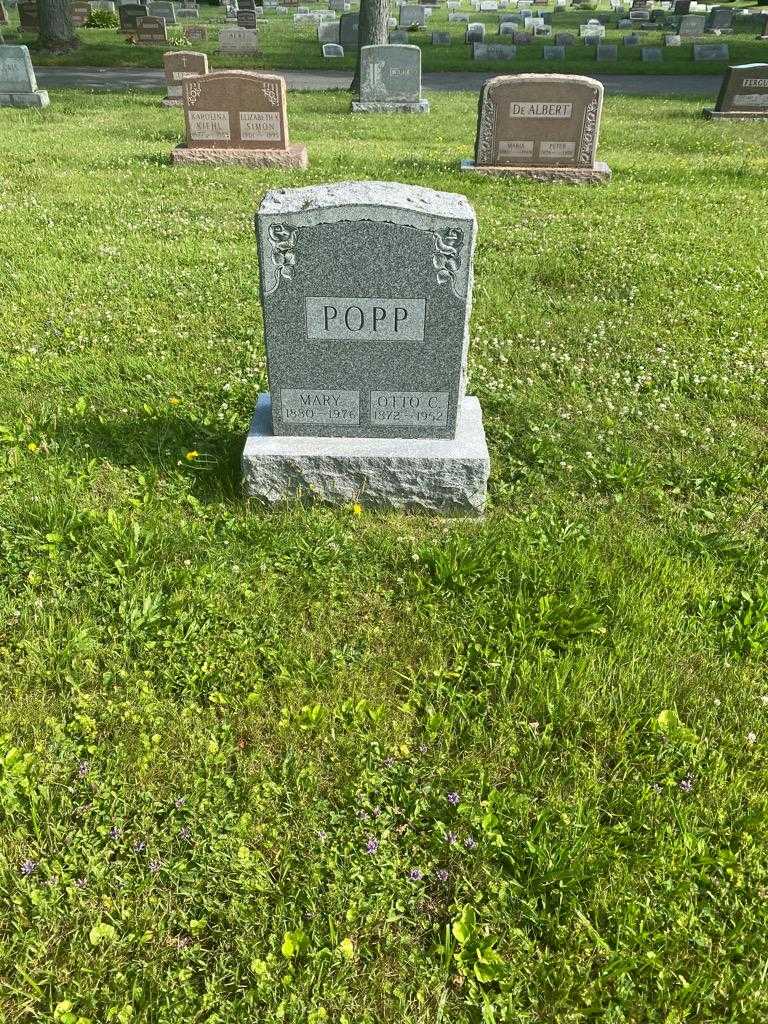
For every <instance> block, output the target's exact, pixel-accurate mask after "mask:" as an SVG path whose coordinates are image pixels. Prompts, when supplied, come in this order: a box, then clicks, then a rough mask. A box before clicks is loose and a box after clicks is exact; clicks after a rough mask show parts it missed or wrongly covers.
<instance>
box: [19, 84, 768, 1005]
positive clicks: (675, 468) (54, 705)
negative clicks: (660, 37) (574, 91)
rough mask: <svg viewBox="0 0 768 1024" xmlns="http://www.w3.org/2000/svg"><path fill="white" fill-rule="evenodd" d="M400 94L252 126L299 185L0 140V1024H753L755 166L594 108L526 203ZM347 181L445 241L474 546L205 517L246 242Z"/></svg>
mask: <svg viewBox="0 0 768 1024" xmlns="http://www.w3.org/2000/svg"><path fill="white" fill-rule="evenodd" d="M430 99H431V101H432V104H433V112H432V114H431V115H430V116H429V118H417V117H412V118H408V117H402V118H398V117H387V116H382V117H362V116H361V117H355V118H352V117H349V116H348V115H347V110H348V105H349V99H348V97H347V96H345V95H343V94H340V93H337V94H332V93H326V94H320V93H317V94H297V95H293V94H292V95H291V96H290V98H289V115H290V127H291V133H292V136H293V138H294V139H295V140H297V141H298V140H300V141H304V142H306V143H307V144H308V147H309V152H310V160H311V166H310V170H309V172H308V173H306V174H305V175H304V176H303V177H302V176H300V175H299V174H297V173H294V172H290V173H289V172H280V171H277V170H271V171H264V172H255V171H250V170H246V169H238V168H221V169H204V168H190V169H181V168H175V167H172V166H171V165H170V164H169V153H170V151H171V149H172V148H173V146H174V145H175V144H176V142H177V141H178V140H179V138H180V135H181V114H180V112H179V111H178V110H166V109H162V108H160V107H159V95H141V96H137V95H130V96H122V97H117V96H88V95H85V94H84V93H75V92H71V93H70V92H54V93H53V94H52V97H51V107H50V108H49V109H48V110H46V111H45V112H43V113H42V114H39V113H35V112H23V111H17V110H7V109H5V110H2V111H0V132H1V133H2V138H3V146H2V148H1V149H0V214H1V215H2V220H3V236H2V245H1V246H0V280H2V282H3V300H2V304H3V317H2V327H1V328H0V340H1V349H0V350H1V351H2V360H3V362H2V366H3V372H2V380H3V387H2V391H0V424H2V427H1V428H0V440H1V441H2V445H1V446H0V474H1V476H0V483H1V486H0V550H1V551H2V559H3V566H4V572H3V575H2V587H1V588H0V602H1V605H0V607H1V608H2V622H3V627H2V633H1V634H0V688H1V689H2V694H3V699H2V702H0V737H2V740H1V744H2V745H1V747H0V1019H2V1021H3V1024H21V1022H24V1024H28V1022H35V1024H37V1022H41V1024H42V1022H46V1024H47V1022H50V1021H60V1022H62V1024H73V1022H78V1021H79V1022H81V1024H82V1022H83V1021H90V1022H94V1024H96V1022H99V1024H101V1022H108V1021H118V1022H120V1024H126V1022H135V1021H142V1022H144V1021H146V1022H152V1024H178V1022H182V1021H183V1022H203V1021H205V1022H208V1024H230V1022H231V1024H235V1022H237V1024H240V1022H243V1021H246V1020H247V1021H265V1022H266V1021H274V1020H286V1021H291V1022H294V1021H295V1022H315V1024H317V1022H321V1021H328V1022H349V1024H360V1022H371V1024H372V1022H376V1024H379V1022H392V1024H412V1022H413V1024H416V1022H418V1024H427V1022H429V1024H432V1022H444V1024H447V1022H449V1021H450V1022H451V1024H454V1022H456V1024H464V1022H470V1021H472V1022H477V1021H480V1020H482V1021H484V1022H491V1021H497V1022H502V1021H506V1022H515V1024H518V1022H521V1024H534V1022H544V1021H546V1022H558V1024H560V1022H563V1024H575V1022H591V1021H600V1022H605V1024H621V1022H633V1024H641V1022H659V1024H661V1022H664V1024H673V1022H674V1024H682V1022H691V1024H693V1022H695V1024H715V1022H717V1024H721V1022H724V1021H728V1022H751V1024H753V1022H756V1021H761V1020H764V1019H766V1016H767V1015H768V990H767V989H766V984H765V977H766V966H765V965H766V961H767V958H768V940H767V939H766V936H767V935H768V931H767V930H766V927H767V926H768V911H767V909H766V908H768V899H767V898H766V897H767V896H768V854H767V853H766V841H768V789H767V787H766V767H765V766H766V760H765V751H766V744H768V706H767V704H768V695H767V694H768V682H767V681H766V667H767V663H768V580H767V579H766V567H768V515H767V499H766V484H767V483H768V454H767V450H768V446H767V445H766V438H767V437H768V403H767V398H768V389H767V387H766V369H767V367H768V362H767V350H766V336H768V305H767V304H766V301H765V296H766V287H767V284H768V282H767V281H766V274H767V271H766V266H765V241H766V237H768V202H766V200H767V199H768V189H767V188H766V180H767V179H766V172H768V144H767V143H766V134H765V129H764V127H763V126H761V125H757V124H754V125H749V124H746V125H745V124H742V123H732V124H726V125H716V124H711V123H705V122H704V121H703V120H701V119H700V116H699V114H700V107H701V103H700V101H695V100H680V99H674V100H671V99H670V100H654V101H649V100H645V101H644V100H638V99H629V98H620V97H610V98H609V99H608V100H607V103H606V108H605V115H604V127H603V135H602V140H601V147H600V156H601V157H602V158H603V159H606V160H607V161H608V162H609V164H610V165H611V167H612V169H613V171H614V180H613V183H612V184H610V185H609V186H605V187H596V188H583V189H579V188H573V187H567V186H550V187H547V186H544V185H538V184H534V183H510V182H505V181H501V180H483V179H480V178H473V177H471V176H461V175H460V174H459V173H458V171H457V164H458V161H459V159H460V158H461V157H463V156H467V155H469V154H470V152H471V147H472V141H473V130H474V122H475V103H476V97H475V96H474V95H470V94H456V95H453V96H447V95H434V96H432V97H430ZM84 140H86V141H85V142H84ZM374 177H375V178H385V179H393V180H399V181H404V182H414V183H419V184H422V185H430V186H434V187H435V188H438V189H448V190H454V191H461V192H464V193H466V194H467V196H468V197H469V199H470V201H471V202H472V204H473V206H474V207H475V209H476V211H477V215H478V220H479V244H478V251H477V261H476V281H475V304H474V310H473V315H472V347H471V355H470V368H471V383H470V390H471V393H474V394H476V395H478V396H479V397H480V399H481V401H482V404H483V408H484V412H485V418H486V426H487V432H488V438H489V444H490V448H491V453H492V476H491V484H490V506H489V510H488V515H487V518H486V520H485V521H484V522H483V523H481V524H478V523H465V522H455V523H444V522H440V521H429V520H425V519H421V518H416V517H405V516H395V515H392V516H387V515H375V514H371V513H369V512H368V511H366V510H363V512H362V514H360V515H355V514H353V511H352V510H351V509H342V510H338V511H329V510H301V509H297V508H287V509H285V510H283V511H276V512H265V511H262V510H260V509H259V508H258V507H256V506H254V505H252V504H249V503H248V502H247V501H245V500H244V499H243V498H242V496H241V493H240V488H239V478H238V459H239V455H240V451H241V448H242V445H243V440H244V435H245V431H246V428H247V424H248V421H249V417H250V414H251V410H252V407H253V404H254V402H255V398H256V395H257V392H258V391H259V390H260V389H264V388H265V387H266V375H265V363H264V353H263V347H262V324H261V319H260V310H259V305H258V293H257V280H258V274H257V265H256V249H255V243H254V238H253V230H252V215H253V212H254V210H255V209H256V207H257V206H258V203H259V201H260V199H261V196H262V194H263V193H264V191H265V190H266V189H267V188H269V187H279V186H283V185H297V184H299V183H307V184H309V183H312V182H325V181H329V180H344V179H349V178H352V179H354V178H374ZM193 452H196V453H197V455H194V456H193V455H191V454H190V453H193ZM188 455H189V457H188ZM453 793H457V794H459V803H458V806H454V805H453V803H452V802H451V800H449V799H448V795H449V794H453ZM454 836H455V842H453V841H452V840H453V838H454ZM369 840H376V841H377V842H378V843H379V846H378V849H377V850H376V851H375V852H371V853H369V852H367V846H368V843H369ZM373 845H374V844H371V848H373ZM25 862H30V863H26V864H25ZM22 865H25V867H24V870H25V871H31V873H29V874H25V873H24V871H23V870H22ZM414 869H416V870H418V871H419V872H421V873H422V875H423V877H422V878H420V879H415V880H411V878H410V872H411V871H413V870H414ZM443 872H446V873H447V874H445V875H444V874H442V873H443Z"/></svg>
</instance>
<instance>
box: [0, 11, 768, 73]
mask: <svg viewBox="0 0 768 1024" xmlns="http://www.w3.org/2000/svg"><path fill="white" fill-rule="evenodd" d="M307 6H308V7H309V8H310V9H312V10H322V9H325V8H326V7H327V5H326V4H323V3H312V4H307ZM745 6H749V4H745ZM755 9H756V10H757V8H755ZM537 10H538V9H537ZM541 10H546V9H545V8H541ZM464 13H469V14H470V15H471V20H472V21H479V22H483V23H484V24H485V25H486V42H489V43H501V44H506V43H511V40H510V39H509V38H508V37H504V36H499V35H498V26H499V13H504V12H498V13H494V14H477V13H476V12H474V11H472V10H471V8H470V7H469V6H468V5H467V7H466V11H465V12H464ZM260 14H261V12H260ZM200 15H201V17H200V21H199V22H194V21H193V22H184V23H181V22H180V23H179V24H178V25H176V26H175V27H173V26H171V27H169V34H170V37H173V36H174V34H175V35H176V36H177V37H179V38H178V39H177V44H176V45H177V46H178V47H179V48H182V49H194V50H197V51H201V52H204V53H207V54H208V60H209V66H210V67H211V68H212V69H215V68H227V67H229V68H243V69H245V70H253V69H261V70H276V69H282V70H286V69H293V70H297V71H300V70H310V69H313V70H325V71H336V72H339V71H349V72H351V71H353V70H354V64H355V56H356V55H355V54H354V53H347V54H346V55H345V56H344V57H343V58H342V59H335V60H327V59H325V58H324V57H323V55H322V53H321V47H320V44H319V43H318V41H317V28H316V26H315V25H311V24H308V23H304V24H297V25H294V22H293V13H290V14H287V15H278V14H274V13H269V14H265V15H264V19H265V20H264V22H263V23H261V24H260V25H259V37H260V40H261V47H262V51H263V52H262V54H261V55H260V56H258V57H251V56H238V55H234V56H233V55H231V54H230V55H224V56H221V55H219V54H218V53H217V52H216V51H217V48H218V42H217V40H218V33H219V30H220V29H222V28H224V27H225V26H226V25H227V24H228V23H227V22H226V21H225V15H224V11H223V9H221V8H217V7H211V6H209V5H205V4H203V5H201V7H200ZM600 15H601V16H602V17H603V18H607V17H608V12H606V11H601V12H600ZM596 16H597V15H596V13H595V12H594V11H592V12H591V11H576V10H572V9H571V10H568V11H558V12H556V13H555V15H554V19H555V20H554V23H553V31H554V32H571V33H573V34H574V35H578V32H579V24H581V23H584V22H586V21H587V20H588V19H589V18H591V17H596ZM11 18H12V23H13V25H14V27H16V26H17V24H18V16H17V14H15V13H13V14H12V15H11ZM763 21H764V18H763V19H761V20H760V26H762V23H763ZM185 24H188V25H196V24H201V25H207V26H208V36H209V38H208V39H207V40H206V41H205V42H199V43H198V42H195V43H192V44H190V43H187V42H185V41H184V40H183V39H181V38H180V36H181V32H182V30H183V28H184V25H185ZM737 25H738V22H737ZM615 26H616V18H615V17H614V16H610V18H609V19H608V27H607V31H606V36H605V42H606V43H614V44H617V45H618V47H619V50H618V60H616V61H610V62H605V61H601V62H600V63H598V62H597V61H596V59H595V47H594V46H585V45H584V43H583V41H581V40H578V41H577V42H576V43H575V44H574V45H573V46H568V47H567V50H566V57H565V60H562V61H545V60H544V59H543V49H544V46H545V45H549V44H551V43H553V42H554V39H537V40H536V41H535V43H533V44H531V45H530V46H519V47H518V49H517V56H516V57H515V59H514V60H512V61H498V60H491V61H479V60H473V59H472V53H471V47H470V46H468V45H466V44H465V43H464V30H465V29H466V25H462V24H457V23H449V22H448V11H447V9H444V8H438V9H436V10H435V12H434V14H433V15H432V17H431V18H430V19H429V22H428V24H427V29H426V30H424V31H419V32H410V33H409V42H412V43H415V44H417V45H418V46H420V47H421V54H422V71H477V72H487V73H488V74H489V75H501V74H510V73H513V72H515V71H543V72H550V73H551V72H561V73H562V72H564V73H567V74H580V75H589V74H595V73H599V74H601V75H602V74H606V75H610V74H615V75H619V74H623V75H630V74H631V75H664V74H669V75H686V74H688V75H690V74H697V75H708V74H711V75H722V74H723V73H724V72H725V69H726V67H727V66H728V65H729V64H750V63H755V62H760V61H763V62H764V61H765V60H766V59H767V58H766V55H767V54H768V43H766V42H764V41H762V40H760V39H758V38H757V36H759V34H760V31H761V30H762V29H761V27H757V26H755V25H753V24H750V25H748V26H741V25H739V26H738V28H737V30H736V31H734V33H733V34H732V35H726V36H720V37H718V36H702V37H701V38H700V39H699V40H698V41H699V42H705V43H720V42H725V43H727V45H728V47H729V53H730V59H729V60H727V61H698V62H695V61H694V59H693V41H692V40H689V39H684V40H683V45H682V46H680V47H672V48H669V47H668V48H665V49H664V53H663V59H662V61H661V62H659V63H656V62H654V63H647V62H644V61H643V60H642V56H641V51H640V47H627V46H624V45H623V43H622V39H623V37H624V36H625V35H628V34H630V30H629V29H617V28H616V27H615ZM435 31H437V32H450V33H451V36H452V45H451V46H433V45H432V43H431V35H432V32H435ZM671 31H672V29H664V30H663V31H656V30H654V31H651V30H638V34H639V35H640V37H641V39H640V41H641V46H650V47H663V46H664V34H665V33H666V32H671ZM78 36H79V37H80V40H81V46H80V47H79V48H78V49H77V50H74V51H72V52H70V53H66V54H51V53H47V52H41V51H36V50H35V49H34V44H35V42H36V36H35V35H34V34H32V33H21V34H19V35H18V40H19V41H21V42H23V43H25V44H27V45H28V46H29V47H30V52H31V54H32V60H33V62H34V63H35V64H36V65H41V66H42V65H51V64H55V65H66V66H70V67H154V68H162V66H163V53H164V52H165V51H166V50H169V49H173V45H170V44H169V45H168V46H134V45H130V44H129V43H127V42H126V40H125V37H124V36H122V35H120V34H119V33H118V32H117V31H116V30H114V29H80V30H78ZM7 41H9V42H12V41H14V38H10V37H9V39H8V40H7Z"/></svg>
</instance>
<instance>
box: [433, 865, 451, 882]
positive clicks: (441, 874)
mask: <svg viewBox="0 0 768 1024" xmlns="http://www.w3.org/2000/svg"><path fill="white" fill-rule="evenodd" d="M436 874H437V877H438V878H439V879H440V881H441V882H447V881H448V872H447V871H446V870H445V868H438V869H437V871H436Z"/></svg>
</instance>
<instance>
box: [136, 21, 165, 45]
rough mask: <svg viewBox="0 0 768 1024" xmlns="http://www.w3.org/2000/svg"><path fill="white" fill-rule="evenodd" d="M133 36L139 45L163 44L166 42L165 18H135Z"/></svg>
mask: <svg viewBox="0 0 768 1024" xmlns="http://www.w3.org/2000/svg"><path fill="white" fill-rule="evenodd" d="M134 36H135V39H136V42H137V43H138V44H139V46H165V44H166V43H167V42H168V30H167V28H166V27H165V18H151V17H146V18H137V19H136V31H135V33H134Z"/></svg>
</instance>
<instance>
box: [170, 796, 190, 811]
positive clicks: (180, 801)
mask: <svg viewBox="0 0 768 1024" xmlns="http://www.w3.org/2000/svg"><path fill="white" fill-rule="evenodd" d="M186 802H187V798H186V797H185V796H177V797H176V799H175V800H174V801H173V805H174V807H175V808H176V810H177V811H180V810H181V808H182V807H183V806H184V804H185V803H186Z"/></svg>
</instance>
